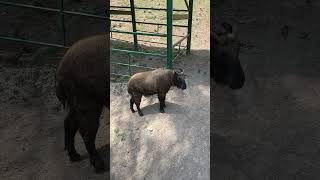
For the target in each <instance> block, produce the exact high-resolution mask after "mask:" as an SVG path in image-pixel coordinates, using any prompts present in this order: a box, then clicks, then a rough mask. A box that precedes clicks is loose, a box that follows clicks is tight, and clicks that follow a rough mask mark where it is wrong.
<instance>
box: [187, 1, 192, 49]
mask: <svg viewBox="0 0 320 180" xmlns="http://www.w3.org/2000/svg"><path fill="white" fill-rule="evenodd" d="M188 10H189V13H188V15H189V17H188V39H187V54H190V51H191V32H192V11H193V0H189V6H188Z"/></svg>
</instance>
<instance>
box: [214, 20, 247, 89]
mask: <svg viewBox="0 0 320 180" xmlns="http://www.w3.org/2000/svg"><path fill="white" fill-rule="evenodd" d="M210 39H211V42H212V43H211V44H212V47H211V49H212V51H211V53H212V54H211V55H212V56H211V57H212V59H213V63H212V64H211V65H212V66H213V67H211V69H213V73H211V78H213V79H214V80H215V82H217V83H218V84H222V85H227V86H229V87H230V88H231V89H240V88H242V87H243V85H244V82H245V74H244V71H243V68H242V66H241V64H240V60H239V51H240V41H239V40H238V39H237V30H236V26H235V25H231V24H230V23H227V22H216V21H214V22H213V23H211V38H210Z"/></svg>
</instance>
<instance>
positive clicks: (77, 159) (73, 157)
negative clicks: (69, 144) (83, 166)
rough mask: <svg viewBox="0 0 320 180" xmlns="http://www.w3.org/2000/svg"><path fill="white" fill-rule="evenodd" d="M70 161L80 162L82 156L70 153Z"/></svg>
mask: <svg viewBox="0 0 320 180" xmlns="http://www.w3.org/2000/svg"><path fill="white" fill-rule="evenodd" d="M69 159H70V161H71V162H76V161H80V154H78V153H76V152H75V153H69Z"/></svg>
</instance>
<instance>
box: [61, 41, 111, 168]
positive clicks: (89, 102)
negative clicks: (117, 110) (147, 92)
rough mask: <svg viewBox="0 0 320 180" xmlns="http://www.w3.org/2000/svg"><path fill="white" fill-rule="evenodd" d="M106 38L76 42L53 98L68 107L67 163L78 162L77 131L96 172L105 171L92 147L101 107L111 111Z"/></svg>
mask: <svg viewBox="0 0 320 180" xmlns="http://www.w3.org/2000/svg"><path fill="white" fill-rule="evenodd" d="M109 47H110V43H109V38H108V35H96V36H92V37H88V38H85V39H83V40H80V41H78V42H76V43H75V44H74V45H73V46H72V47H70V49H69V50H68V51H67V52H66V53H65V55H64V57H63V59H62V61H61V62H60V64H59V66H58V69H57V72H56V96H57V98H58V99H59V101H60V102H61V103H62V104H63V105H64V106H67V107H68V110H69V112H68V115H67V117H66V118H65V120H64V128H65V140H64V141H65V149H66V150H67V152H68V155H69V159H70V161H79V160H80V155H79V154H78V153H77V151H76V149H75V146H74V137H75V134H76V132H77V131H78V130H79V132H80V134H81V136H82V138H83V141H84V143H85V146H86V149H87V151H88V153H89V157H90V162H91V163H92V165H93V166H94V167H95V169H96V172H102V171H104V170H105V168H104V167H105V166H104V162H103V160H102V158H101V157H100V155H99V154H98V152H97V150H96V147H95V138H96V134H97V131H98V128H99V117H100V115H101V112H102V110H103V106H106V107H107V108H110V102H109V101H110V97H109V91H110V87H109V77H110V75H109V61H108V59H109Z"/></svg>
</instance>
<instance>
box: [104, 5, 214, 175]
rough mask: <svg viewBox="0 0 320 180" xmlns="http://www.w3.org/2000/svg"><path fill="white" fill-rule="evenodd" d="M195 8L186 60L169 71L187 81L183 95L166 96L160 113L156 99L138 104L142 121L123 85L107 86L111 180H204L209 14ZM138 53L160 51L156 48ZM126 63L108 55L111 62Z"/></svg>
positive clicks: (152, 62)
mask: <svg viewBox="0 0 320 180" xmlns="http://www.w3.org/2000/svg"><path fill="white" fill-rule="evenodd" d="M182 2H183V1H182ZM153 3H154V2H153ZM159 3H160V1H159ZM199 4H201V5H199V6H198V5H195V9H194V14H195V15H194V20H193V35H192V50H191V55H182V56H180V57H179V58H178V59H177V60H176V61H175V62H174V67H175V68H182V69H184V71H185V74H187V75H188V77H187V78H186V81H187V89H186V90H185V91H182V90H179V89H177V88H172V90H170V91H169V93H168V95H167V98H166V104H167V107H166V109H165V111H166V113H164V114H162V113H160V112H159V102H158V98H157V96H152V97H148V98H144V97H143V98H142V102H141V107H142V111H143V112H144V114H145V115H144V116H143V117H140V116H139V115H138V114H137V113H132V112H131V111H130V108H129V99H130V97H129V95H128V93H127V87H126V83H112V84H111V110H110V115H111V129H110V132H111V139H110V142H111V166H112V169H111V178H112V179H209V175H210V174H209V165H210V161H209V155H210V154H209V148H210V146H209V130H210V129H209V125H210V124H209V119H210V111H209V104H210V98H209V97H210V81H209V75H210V57H209V54H210V52H209V46H210V42H209V35H210V34H209V27H210V26H209V8H208V6H207V7H205V6H204V4H205V3H199ZM158 19H161V16H160V17H158V16H157V20H158ZM149 21H150V19H149ZM129 28H130V26H129ZM175 33H179V31H175ZM180 33H181V32H180ZM153 40H154V41H156V40H155V39H153ZM115 43H118V44H117V45H119V42H114V43H113V45H115ZM129 47H132V44H130V46H129ZM142 47H143V48H146V50H153V49H157V50H158V51H159V50H164V49H160V48H161V47H163V46H161V45H152V46H151V45H150V46H148V45H145V46H142ZM127 58H128V56H122V57H121V55H119V54H116V53H112V56H111V61H115V60H117V61H120V60H124V59H127ZM161 60H162V61H161ZM134 62H135V63H139V64H140V65H141V64H142V65H149V66H151V67H163V66H165V62H166V61H165V59H159V58H152V57H135V59H134ZM115 68H118V69H116V70H117V71H121V70H123V71H122V72H123V73H125V74H127V73H128V72H126V71H125V70H127V69H126V68H124V69H123V68H122V69H120V68H119V67H114V68H113V69H111V71H113V70H114V69H115Z"/></svg>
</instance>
